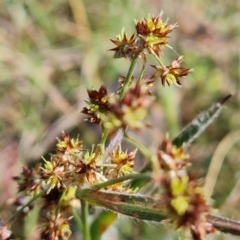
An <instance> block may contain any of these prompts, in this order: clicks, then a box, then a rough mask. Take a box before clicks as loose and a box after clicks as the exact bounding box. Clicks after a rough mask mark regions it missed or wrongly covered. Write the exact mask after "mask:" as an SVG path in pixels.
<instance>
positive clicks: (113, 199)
mask: <svg viewBox="0 0 240 240" xmlns="http://www.w3.org/2000/svg"><path fill="white" fill-rule="evenodd" d="M76 197H77V198H79V199H81V200H84V201H86V202H88V203H90V204H92V205H94V206H98V207H103V208H105V209H108V210H112V211H114V212H117V213H121V214H124V215H127V216H130V217H134V218H137V219H141V220H149V221H157V222H160V221H162V220H164V219H166V217H165V216H166V214H165V213H164V210H165V205H164V203H163V202H162V200H161V199H155V198H151V197H146V196H140V195H139V194H125V193H117V192H107V191H96V190H91V189H78V190H77V192H76Z"/></svg>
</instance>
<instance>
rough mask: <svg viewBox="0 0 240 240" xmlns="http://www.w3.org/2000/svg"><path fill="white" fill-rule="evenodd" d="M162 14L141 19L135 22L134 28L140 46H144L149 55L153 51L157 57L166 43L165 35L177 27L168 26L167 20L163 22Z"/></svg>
mask: <svg viewBox="0 0 240 240" xmlns="http://www.w3.org/2000/svg"><path fill="white" fill-rule="evenodd" d="M162 16H163V12H161V13H160V14H159V15H157V16H155V17H152V18H150V17H149V18H147V19H146V18H143V19H142V20H141V21H136V24H135V27H136V31H137V34H138V37H139V38H140V40H141V41H140V42H141V44H140V45H144V48H145V49H147V50H148V51H149V52H150V53H151V52H152V51H153V52H154V53H155V54H156V55H157V56H159V53H160V51H161V49H162V47H163V46H164V45H166V44H167V43H168V41H167V35H168V34H169V33H170V32H171V31H172V30H173V29H174V28H175V27H176V26H177V24H174V25H172V24H168V20H166V21H163V19H162Z"/></svg>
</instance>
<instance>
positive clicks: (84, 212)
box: [80, 200, 91, 240]
mask: <svg viewBox="0 0 240 240" xmlns="http://www.w3.org/2000/svg"><path fill="white" fill-rule="evenodd" d="M80 201H81V217H82V223H83V229H82V233H83V238H84V240H91V235H90V226H89V224H88V203H87V202H86V201H84V200H80Z"/></svg>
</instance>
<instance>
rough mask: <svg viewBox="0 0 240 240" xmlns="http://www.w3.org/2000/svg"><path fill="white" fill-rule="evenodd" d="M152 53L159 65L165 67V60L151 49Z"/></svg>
mask: <svg viewBox="0 0 240 240" xmlns="http://www.w3.org/2000/svg"><path fill="white" fill-rule="evenodd" d="M151 54H152V55H153V56H154V57H155V58H156V60H157V62H158V63H159V65H160V66H161V67H162V68H164V67H165V65H164V64H163V62H162V61H161V59H160V58H159V57H158V56H157V55H156V53H155V52H154V51H153V50H152V49H151Z"/></svg>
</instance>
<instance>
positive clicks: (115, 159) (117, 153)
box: [108, 145, 137, 178]
mask: <svg viewBox="0 0 240 240" xmlns="http://www.w3.org/2000/svg"><path fill="white" fill-rule="evenodd" d="M136 152H137V150H135V151H131V152H127V151H125V152H124V151H122V149H121V145H120V146H119V148H118V149H117V150H113V151H111V152H109V156H110V159H111V163H113V164H115V165H116V167H115V168H112V169H110V171H109V172H108V176H110V177H111V178H117V177H121V176H124V175H127V174H130V173H133V167H134V158H135V155H136Z"/></svg>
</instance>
